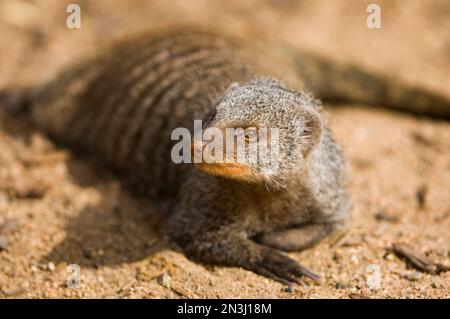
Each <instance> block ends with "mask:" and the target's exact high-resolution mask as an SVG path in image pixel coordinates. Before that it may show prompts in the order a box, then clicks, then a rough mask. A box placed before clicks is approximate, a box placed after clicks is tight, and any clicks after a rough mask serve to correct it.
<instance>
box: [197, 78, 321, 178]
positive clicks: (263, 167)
mask: <svg viewBox="0 0 450 319" xmlns="http://www.w3.org/2000/svg"><path fill="white" fill-rule="evenodd" d="M322 126H323V124H322V117H321V115H320V113H319V110H318V103H317V101H315V100H313V99H312V98H311V97H310V96H309V95H308V94H306V93H304V92H295V91H293V90H291V89H289V88H287V87H286V86H285V85H284V84H283V83H281V82H279V81H276V80H273V79H256V80H253V81H250V82H249V83H246V84H243V85H239V84H237V83H234V84H232V85H231V86H230V87H229V88H228V90H227V91H226V92H225V93H224V95H223V96H222V97H221V99H220V100H219V101H218V103H217V104H216V106H215V108H214V110H213V112H212V114H210V116H209V117H208V119H207V120H206V122H205V121H204V123H203V138H202V140H201V141H194V143H193V144H192V147H193V151H194V154H195V153H197V154H200V153H201V155H200V156H202V159H203V160H202V161H201V163H197V164H196V165H197V167H198V168H199V169H200V170H202V171H204V172H206V173H208V174H212V175H217V176H222V177H225V178H231V179H236V180H241V181H248V182H259V183H269V184H270V183H272V184H273V185H284V184H285V182H286V181H287V180H288V179H289V178H292V177H293V176H298V173H300V172H302V170H303V169H304V168H305V166H306V165H307V161H308V158H309V155H310V154H311V152H312V151H313V150H314V149H315V148H316V146H317V145H318V143H319V141H320V139H321V136H322ZM220 134H221V135H220Z"/></svg>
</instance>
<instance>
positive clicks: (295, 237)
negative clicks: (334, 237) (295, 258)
mask: <svg viewBox="0 0 450 319" xmlns="http://www.w3.org/2000/svg"><path fill="white" fill-rule="evenodd" d="M334 229H335V225H334V224H308V225H304V226H299V227H295V228H289V229H285V230H278V231H274V232H270V233H264V234H261V235H260V236H258V237H257V238H255V240H256V241H257V242H258V243H260V244H262V245H266V246H269V247H272V248H276V249H279V250H283V251H299V250H303V249H306V248H309V247H311V246H313V245H315V244H316V243H317V242H319V241H320V240H321V239H322V238H324V237H325V236H327V235H328V234H330V233H331V232H332V231H333V230H334Z"/></svg>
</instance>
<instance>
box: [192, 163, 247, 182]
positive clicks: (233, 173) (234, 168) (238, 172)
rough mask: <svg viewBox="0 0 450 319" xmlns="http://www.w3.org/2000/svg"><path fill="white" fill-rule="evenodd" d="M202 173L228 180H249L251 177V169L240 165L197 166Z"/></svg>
mask: <svg viewBox="0 0 450 319" xmlns="http://www.w3.org/2000/svg"><path fill="white" fill-rule="evenodd" d="M195 165H196V166H197V168H198V169H200V170H201V171H203V172H205V173H208V174H211V175H217V176H223V177H228V178H238V179H247V178H249V177H250V176H251V171H250V168H249V167H248V166H247V165H244V164H238V163H211V164H210V163H198V164H195Z"/></svg>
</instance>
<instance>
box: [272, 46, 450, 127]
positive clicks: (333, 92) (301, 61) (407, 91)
mask: <svg viewBox="0 0 450 319" xmlns="http://www.w3.org/2000/svg"><path fill="white" fill-rule="evenodd" d="M273 47H276V48H277V50H278V51H279V53H280V55H281V56H284V57H285V59H287V60H289V61H290V62H291V63H292V65H293V66H294V68H295V72H296V73H297V74H298V76H299V77H300V78H301V79H302V81H303V83H307V84H308V87H307V89H308V90H310V91H311V92H312V93H313V94H314V95H315V96H316V97H318V98H320V99H321V100H322V101H324V102H330V103H362V104H367V105H374V106H379V107H385V108H389V109H394V110H399V111H403V112H408V113H413V114H416V115H425V116H430V117H433V118H442V119H446V120H450V100H449V99H446V98H445V97H444V96H441V95H439V94H437V93H433V92H431V91H429V90H426V89H424V88H420V87H414V86H411V85H408V84H406V83H404V82H402V81H401V80H399V79H395V78H392V77H388V76H383V75H378V74H374V73H372V72H368V71H365V70H364V69H362V68H360V67H357V66H355V65H348V64H343V63H337V62H335V61H330V60H327V59H326V58H322V57H318V56H317V55H316V54H312V53H307V52H304V51H300V50H296V49H293V48H291V47H287V46H285V45H280V46H273Z"/></svg>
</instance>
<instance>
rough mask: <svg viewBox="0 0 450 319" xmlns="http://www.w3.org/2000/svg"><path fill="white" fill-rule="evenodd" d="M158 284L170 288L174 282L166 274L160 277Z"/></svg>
mask: <svg viewBox="0 0 450 319" xmlns="http://www.w3.org/2000/svg"><path fill="white" fill-rule="evenodd" d="M156 280H157V282H158V284H160V285H161V286H163V287H166V288H169V287H170V283H171V281H172V277H170V275H169V274H168V273H167V272H165V273H163V274H162V275H160V276H158V278H156Z"/></svg>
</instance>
